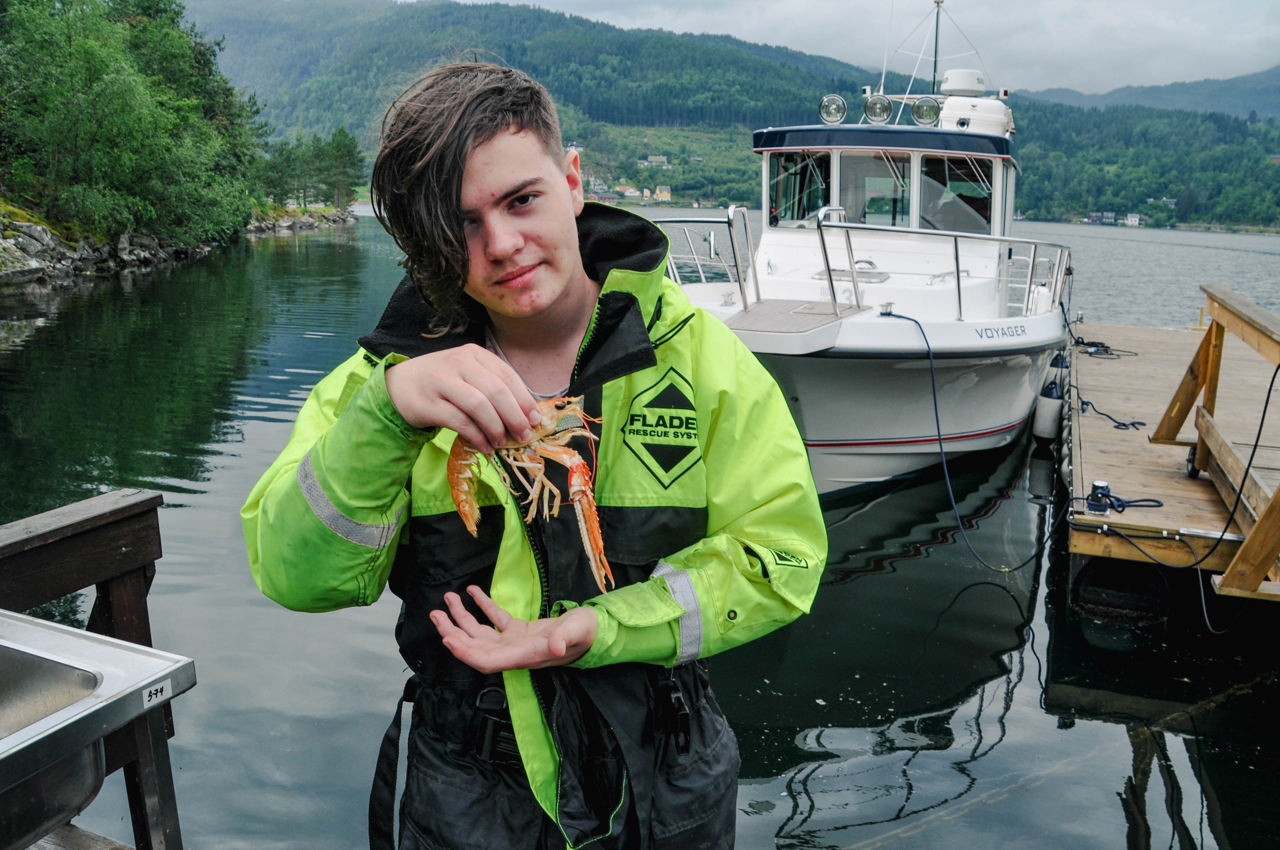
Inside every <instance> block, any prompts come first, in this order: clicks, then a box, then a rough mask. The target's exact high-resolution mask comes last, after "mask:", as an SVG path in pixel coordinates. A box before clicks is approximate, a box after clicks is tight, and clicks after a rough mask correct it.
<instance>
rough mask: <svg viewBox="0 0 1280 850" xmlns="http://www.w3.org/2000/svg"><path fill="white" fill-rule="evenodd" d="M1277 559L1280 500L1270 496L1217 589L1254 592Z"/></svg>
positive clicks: (1278, 553)
mask: <svg viewBox="0 0 1280 850" xmlns="http://www.w3.org/2000/svg"><path fill="white" fill-rule="evenodd" d="M1277 557H1280V498H1277V497H1274V496H1273V497H1272V499H1271V503H1270V504H1269V505H1267V508H1266V510H1264V511H1263V512H1262V514H1261V515H1260V516H1259V517H1258V524H1257V525H1256V526H1254V529H1253V531H1252V532H1250V534H1249V536H1248V537H1246V538H1245V541H1244V543H1242V544H1241V545H1240V549H1239V551H1237V552H1236V556H1235V558H1233V559H1232V561H1231V565H1230V566H1229V567H1227V571H1226V572H1225V573H1224V574H1223V576H1222V583H1221V584H1220V585H1219V589H1221V590H1223V591H1226V590H1233V591H1236V590H1247V591H1250V592H1253V591H1256V590H1257V589H1258V588H1259V587H1260V586H1261V584H1262V580H1263V579H1264V578H1266V576H1267V572H1268V571H1269V570H1270V569H1271V568H1272V567H1273V566H1274V565H1275V562H1276V558H1277Z"/></svg>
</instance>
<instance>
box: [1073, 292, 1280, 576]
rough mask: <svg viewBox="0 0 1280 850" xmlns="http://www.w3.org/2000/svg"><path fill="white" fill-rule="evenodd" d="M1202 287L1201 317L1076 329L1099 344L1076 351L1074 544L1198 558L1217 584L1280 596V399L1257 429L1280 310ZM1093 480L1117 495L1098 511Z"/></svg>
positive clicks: (1278, 337) (1139, 555) (1095, 550)
mask: <svg viewBox="0 0 1280 850" xmlns="http://www.w3.org/2000/svg"><path fill="white" fill-rule="evenodd" d="M1205 292H1206V295H1207V296H1208V310H1207V313H1208V316H1207V318H1209V319H1210V321H1209V324H1208V325H1207V326H1206V327H1204V328H1189V329H1185V330H1166V329H1160V328H1146V327H1123V326H1118V325H1101V324H1082V325H1078V326H1076V328H1075V334H1076V336H1077V338H1078V339H1082V340H1085V341H1086V343H1096V344H1093V345H1090V344H1085V345H1077V346H1076V347H1075V351H1074V352H1073V357H1072V392H1071V396H1070V399H1069V401H1070V454H1069V457H1068V459H1067V461H1066V462H1067V464H1068V469H1067V472H1068V476H1069V479H1070V484H1069V486H1070V490H1071V496H1072V500H1073V501H1072V510H1073V514H1072V516H1071V518H1070V523H1069V525H1070V532H1069V549H1070V551H1071V552H1072V553H1073V554H1078V555H1084V556H1096V557H1106V558H1115V559H1120V560H1129V561H1140V562H1156V563H1163V564H1167V565H1172V566H1179V567H1185V566H1188V565H1191V564H1195V565H1196V566H1198V567H1200V568H1201V569H1207V570H1212V571H1214V572H1216V573H1223V574H1224V575H1223V576H1219V577H1216V578H1215V586H1216V587H1217V589H1218V591H1219V592H1220V593H1229V594H1232V595H1239V596H1255V597H1260V598H1268V599H1273V600H1280V583H1278V582H1277V579H1278V578H1280V574H1278V573H1277V569H1276V556H1277V552H1278V551H1280V501H1278V500H1275V499H1274V495H1275V493H1276V490H1277V484H1280V405H1276V406H1275V408H1276V409H1272V410H1269V411H1268V413H1269V415H1268V416H1267V417H1266V422H1265V426H1264V428H1263V430H1262V433H1261V438H1260V439H1259V436H1258V435H1259V432H1258V427H1259V422H1260V421H1261V419H1262V414H1263V406H1264V404H1265V403H1266V399H1267V390H1268V386H1269V384H1270V382H1271V378H1272V374H1273V372H1274V369H1275V365H1276V364H1277V363H1280V317H1276V316H1275V315H1274V314H1271V313H1269V312H1268V311H1266V310H1263V309H1262V308H1260V307H1258V306H1257V305H1256V304H1253V303H1252V302H1250V301H1248V300H1247V299H1243V298H1240V297H1239V296H1235V295H1234V294H1233V293H1231V292H1230V291H1228V290H1224V289H1221V288H1218V287H1205ZM1091 348H1092V349H1093V350H1092V351H1090V349H1091ZM1138 423H1141V424H1138ZM1124 426H1128V427H1124ZM1255 441H1257V442H1258V448H1257V451H1256V454H1255V456H1254V458H1253V462H1252V465H1251V467H1250V468H1249V481H1248V484H1247V485H1246V487H1245V492H1244V496H1243V498H1241V499H1240V500H1239V501H1240V505H1239V507H1238V508H1237V510H1236V513H1235V515H1234V517H1233V518H1232V519H1231V521H1230V522H1228V517H1229V515H1230V510H1231V507H1232V504H1233V503H1235V502H1236V501H1237V497H1236V491H1237V488H1238V486H1239V483H1240V481H1241V478H1242V473H1243V472H1244V470H1245V466H1246V464H1248V460H1249V457H1250V454H1251V453H1252V452H1253V449H1254V444H1255ZM1193 474H1194V476H1195V477H1192V475H1193ZM1094 482H1105V483H1106V486H1107V488H1108V489H1109V496H1110V498H1109V499H1105V498H1104V499H1101V500H1099V499H1095V500H1094V505H1093V507H1094V510H1090V507H1089V504H1088V502H1087V501H1086V499H1087V498H1088V497H1089V496H1090V494H1091V492H1092V491H1093V490H1094V487H1095V484H1094ZM1149 500H1156V501H1158V502H1159V503H1160V504H1159V505H1158V506H1149V505H1151V503H1150V501H1149ZM1100 503H1101V506H1102V507H1103V508H1104V510H1097V508H1098V507H1099V505H1100ZM1130 503H1132V504H1130ZM1246 541H1248V542H1247V543H1246Z"/></svg>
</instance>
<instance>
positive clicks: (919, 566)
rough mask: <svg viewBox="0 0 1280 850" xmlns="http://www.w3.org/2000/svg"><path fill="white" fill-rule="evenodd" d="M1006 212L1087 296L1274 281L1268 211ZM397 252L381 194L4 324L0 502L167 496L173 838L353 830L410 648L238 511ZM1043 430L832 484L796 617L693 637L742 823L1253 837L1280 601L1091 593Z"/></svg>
mask: <svg viewBox="0 0 1280 850" xmlns="http://www.w3.org/2000/svg"><path fill="white" fill-rule="evenodd" d="M1017 235H1021V236H1032V237H1035V238H1042V239H1046V240H1049V241H1054V242H1062V243H1066V244H1070V245H1072V246H1073V248H1074V249H1075V255H1074V263H1075V267H1076V270H1077V274H1076V282H1077V290H1076V299H1075V302H1074V305H1073V306H1074V308H1075V309H1079V310H1083V311H1084V312H1085V313H1086V316H1087V317H1088V318H1089V319H1090V320H1093V321H1116V322H1127V323H1142V324H1155V325H1162V326H1167V327H1180V326H1184V325H1187V324H1194V323H1195V321H1196V314H1197V310H1198V307H1199V306H1200V304H1202V303H1203V296H1202V294H1201V293H1200V292H1199V289H1198V286H1199V284H1200V283H1202V282H1213V283H1222V284H1224V285H1228V286H1231V287H1232V288H1235V289H1237V290H1238V291H1240V292H1242V293H1243V294H1246V295H1249V296H1250V297H1253V298H1255V299H1256V300H1259V301H1260V302H1261V303H1263V304H1264V306H1268V307H1270V308H1272V309H1275V307H1276V304H1275V298H1276V296H1275V294H1274V292H1275V290H1276V287H1275V286H1274V276H1272V277H1271V278H1270V279H1268V277H1267V272H1266V270H1267V268H1268V267H1274V265H1275V257H1276V254H1277V253H1280V238H1278V237H1274V236H1236V235H1230V234H1184V233H1172V232H1168V231H1144V230H1137V229H1135V230H1125V229H1122V228H1099V227H1085V226H1064V225H1038V224H1027V223H1023V224H1020V225H1019V231H1018V234H1017ZM397 258H398V257H397V254H396V252H395V250H394V246H393V245H392V244H391V242H390V240H389V239H387V238H386V237H385V236H384V235H383V234H382V232H381V230H380V229H379V228H378V227H377V225H376V223H375V222H373V221H372V220H371V219H365V220H362V221H361V222H359V223H358V224H357V225H354V226H351V227H345V228H338V229H335V230H332V231H323V232H318V233H315V234H309V235H299V236H288V237H272V238H267V239H263V240H260V241H257V242H253V243H246V244H243V245H240V246H236V247H234V248H232V249H229V250H227V251H225V252H222V253H220V254H219V255H216V256H214V257H211V258H209V259H207V260H204V261H201V262H199V263H196V264H194V265H192V266H190V267H186V268H182V269H178V270H174V271H171V272H164V273H157V274H154V275H151V276H147V277H144V276H137V277H134V278H131V279H128V280H125V281H122V282H116V283H109V282H104V283H98V284H95V285H92V286H82V287H80V288H79V289H77V290H76V291H74V293H72V294H71V295H70V296H69V297H67V298H65V299H64V300H62V301H61V303H60V304H59V305H58V306H57V312H56V314H55V315H53V316H52V317H50V318H48V319H47V320H46V321H44V323H43V324H40V325H38V326H33V327H31V329H30V331H29V334H28V335H27V336H26V338H25V340H24V342H22V344H21V345H18V346H16V347H11V348H9V349H8V350H5V351H0V446H3V447H4V448H3V451H2V452H0V521H8V520H12V519H16V518H19V517H22V516H25V515H28V514H31V513H35V512H38V511H41V510H46V509H48V508H52V507H55V506H57V505H60V504H65V503H67V502H70V501H74V500H76V499H80V498H84V497H86V496H90V495H93V494H95V493H98V492H102V491H104V490H108V489H113V488H118V487H144V488H150V489H155V490H159V491H161V492H162V493H163V494H164V498H165V503H166V504H165V507H164V508H163V509H162V511H161V531H162V536H163V544H164V557H163V559H162V560H161V561H160V562H159V564H158V568H159V572H158V575H157V577H156V581H155V585H154V588H153V590H152V595H151V600H150V609H151V616H152V631H153V634H154V639H155V643H156V645H157V646H159V647H161V648H164V649H167V650H170V651H174V652H178V653H182V654H185V655H190V656H192V657H194V658H195V659H196V669H197V674H198V678H199V684H198V685H197V687H196V688H195V689H193V690H192V691H190V692H189V693H187V694H184V695H183V696H181V697H179V698H178V700H177V701H176V702H175V705H174V714H175V722H176V726H177V736H176V737H175V738H174V739H173V741H172V742H171V748H172V753H173V765H174V769H175V783H176V786H177V793H178V800H179V807H180V813H181V817H182V829H183V834H184V839H185V840H186V843H187V844H188V846H191V847H198V848H255V849H260V848H356V847H360V846H362V845H363V844H364V841H365V806H366V799H367V792H368V785H369V781H370V777H371V775H372V770H373V762H374V756H375V753H376V750H377V745H378V742H379V739H380V736H381V734H382V731H383V729H384V728H385V725H386V722H387V720H388V719H389V716H390V712H391V710H392V708H393V707H394V705H395V701H396V698H397V696H398V694H399V690H400V687H401V685H402V683H403V679H404V676H405V675H406V671H405V670H404V667H403V664H402V663H401V662H400V660H399V657H398V655H397V654H396V652H395V648H394V641H393V638H392V633H391V629H392V626H393V623H394V620H395V617H396V613H397V605H396V602H395V600H394V598H392V597H391V596H390V594H388V595H387V596H386V597H385V598H384V599H383V600H381V601H380V602H378V603H377V604H376V605H373V606H371V607H369V608H366V609H360V610H348V611H341V612H336V613H332V614H323V615H314V614H297V613H292V612H289V611H286V610H284V609H282V608H279V607H278V606H276V605H275V604H274V603H271V602H270V601H268V600H266V599H265V598H263V597H262V596H261V595H260V594H259V593H258V591H257V589H256V588H255V587H254V585H253V582H252V580H251V579H250V577H249V573H248V569H247V567H246V566H245V555H244V546H243V542H242V540H241V536H240V528H239V522H238V517H237V514H236V512H237V509H238V508H239V506H240V504H241V502H242V501H243V499H244V497H245V495H246V494H247V492H248V490H249V488H250V487H251V486H252V485H253V482H254V481H255V480H256V478H257V477H258V475H259V474H261V472H262V471H263V470H264V469H265V468H266V466H267V465H268V464H269V463H270V461H271V460H272V458H273V457H274V455H275V454H276V453H277V452H278V451H279V450H280V448H281V447H282V446H283V445H284V443H285V442H286V440H287V439H288V434H289V430H290V426H291V422H292V419H293V417H294V416H295V415H296V412H297V410H298V407H299V406H300V405H301V403H302V400H303V399H304V398H305V396H306V393H307V391H308V389H309V388H310V386H311V385H312V384H314V382H315V381H316V380H317V379H318V378H319V377H320V376H321V375H323V374H324V373H325V372H327V371H328V370H329V369H330V368H332V367H333V366H335V365H336V364H337V363H338V362H340V361H341V360H342V359H344V358H345V357H346V356H347V355H348V354H349V353H350V352H351V351H352V350H353V345H354V340H355V338H356V337H357V336H358V335H359V334H360V333H362V332H364V331H366V330H367V329H369V328H370V327H371V326H372V325H373V323H374V322H375V321H376V320H377V317H378V315H379V314H380V313H381V310H382V307H383V304H384V302H385V300H386V298H387V296H388V295H389V294H390V292H391V290H392V289H393V288H394V286H395V284H396V282H397V280H398V279H399V276H400V270H399V268H398V267H397V265H396V261H397ZM1210 273H1212V277H1210ZM1033 449H1034V447H1033V446H1032V445H1030V444H1028V443H1025V442H1024V443H1020V444H1017V445H1015V446H1014V447H1012V448H1011V449H1010V450H1008V451H1002V452H997V453H994V454H988V455H982V456H976V457H971V458H968V459H965V460H963V461H961V462H958V463H955V464H953V465H952V470H951V472H952V474H951V481H950V485H951V486H950V491H949V489H948V485H947V482H946V481H945V480H944V479H942V478H941V477H939V476H938V475H937V474H936V473H935V474H933V475H930V476H925V477H923V478H920V479H917V480H914V481H911V482H909V483H907V484H903V485H899V486H897V487H896V488H893V489H891V490H889V491H887V492H883V493H880V494H878V495H876V496H875V497H874V498H868V499H865V500H863V501H860V502H859V503H856V504H847V505H832V506H830V507H829V509H828V511H827V523H828V527H829V530H830V534H831V551H830V564H829V566H828V568H827V572H826V574H825V577H824V582H823V586H822V590H821V591H820V593H819V596H818V599H817V601H816V603H815V606H814V611H813V613H812V614H811V615H809V616H808V617H805V618H802V619H801V620H800V621H798V622H797V623H796V624H794V625H793V626H791V627H789V628H787V629H785V630H783V631H781V632H778V633H776V634H775V635H772V636H770V637H768V638H766V639H764V640H762V641H759V642H757V643H755V644H753V645H751V646H750V647H748V648H745V649H742V650H738V651H735V652H730V653H727V654H725V655H724V656H721V657H719V658H717V659H715V660H714V663H713V667H714V669H715V674H714V675H715V681H716V688H717V691H718V693H719V695H720V699H721V702H722V703H723V704H724V706H725V708H726V710H727V711H728V713H729V715H730V719H731V720H732V721H733V723H734V726H735V728H736V729H737V731H738V734H739V737H740V739H741V743H742V750H743V768H742V774H741V780H742V784H741V793H740V806H739V810H740V815H739V842H738V844H739V846H740V847H742V848H765V847H787V848H801V847H803V848H834V847H930V848H932V847H974V846H980V847H983V848H998V847H1028V846H1035V847H1046V848H1079V847H1117V848H1119V847H1130V846H1161V847H1165V846H1179V847H1188V846H1199V847H1227V846H1236V847H1241V846H1249V847H1260V846H1268V845H1269V843H1270V842H1272V841H1273V839H1272V836H1273V835H1275V834H1276V833H1277V827H1280V823H1278V821H1280V818H1277V817H1276V816H1275V815H1273V814H1271V807H1270V806H1269V805H1268V803H1269V802H1270V800H1271V799H1274V795H1275V792H1276V790H1277V789H1276V788H1275V780H1274V779H1272V778H1271V777H1272V775H1273V773H1274V771H1273V769H1272V766H1273V765H1274V763H1275V758H1276V756H1277V754H1280V749H1278V748H1277V741H1276V733H1275V732H1274V731H1272V729H1273V727H1274V724H1273V723H1272V722H1271V718H1272V717H1273V716H1274V715H1273V710H1274V708H1275V707H1276V705H1277V699H1276V696H1277V688H1276V684H1275V673H1274V665H1273V664H1271V663H1270V662H1269V661H1267V660H1266V652H1265V651H1264V650H1265V649H1266V647H1267V644H1268V642H1267V640H1266V638H1268V637H1270V634H1269V633H1268V632H1267V631H1265V628H1266V626H1265V621H1266V620H1267V619H1268V618H1270V619H1272V620H1274V617H1275V611H1276V610H1277V609H1275V608H1272V607H1268V606H1267V604H1265V603H1238V602H1236V601H1234V600H1222V599H1217V598H1214V597H1212V596H1211V595H1209V596H1207V597H1205V598H1204V599H1203V601H1202V598H1201V594H1200V590H1201V588H1200V586H1199V585H1198V584H1197V582H1196V578H1197V577H1196V576H1194V575H1192V574H1189V573H1185V572H1184V573H1177V572H1156V571H1154V570H1152V571H1147V569H1146V568H1140V567H1136V566H1135V567H1134V571H1135V572H1134V574H1133V575H1134V578H1133V581H1132V582H1131V585H1132V586H1130V587H1127V588H1124V589H1125V590H1133V588H1134V587H1137V588H1139V589H1145V590H1146V591H1149V593H1148V594H1147V595H1148V596H1149V597H1150V598H1153V599H1156V600H1157V601H1158V602H1159V604H1160V606H1162V607H1161V608H1160V610H1159V611H1157V612H1156V614H1155V615H1153V616H1152V617H1150V618H1149V621H1148V622H1144V623H1140V624H1137V625H1131V626H1130V627H1123V626H1116V625H1115V624H1108V623H1099V622H1095V621H1091V620H1089V619H1088V618H1084V617H1082V616H1080V614H1079V612H1078V610H1077V609H1076V607H1075V606H1073V604H1072V600H1071V598H1070V596H1069V594H1068V592H1067V579H1068V578H1069V576H1070V573H1071V567H1070V564H1069V562H1068V560H1067V559H1066V558H1065V557H1063V556H1062V555H1061V554H1060V553H1058V552H1057V551H1056V550H1055V549H1054V548H1053V547H1052V546H1042V545H1041V544H1042V542H1043V541H1044V539H1045V537H1046V534H1047V532H1049V531H1051V530H1053V529H1055V528H1059V529H1060V526H1055V525H1054V523H1055V517H1056V516H1057V515H1056V514H1055V513H1054V511H1053V507H1052V500H1051V498H1050V496H1051V494H1052V490H1053V482H1054V467H1055V462H1054V461H1053V460H1052V459H1051V458H1050V457H1047V456H1045V455H1042V454H1039V453H1037V452H1035V451H1033ZM953 499H954V502H955V508H954V509H953V507H952V501H953ZM957 514H958V516H959V518H960V522H959V523H957V522H956V518H955V517H956V515H957ZM962 532H963V533H962ZM1202 606H1203V607H1202ZM1222 630H1225V633H1224V634H1221V635H1219V634H1215V631H1222ZM123 796H124V795H123V791H122V787H121V785H120V783H119V779H118V777H113V778H111V779H110V780H109V781H108V785H107V787H106V788H105V789H104V791H103V793H102V794H101V795H100V797H99V799H98V800H97V801H96V802H95V803H94V804H93V806H92V807H91V808H90V809H89V811H88V812H86V813H85V815H84V816H82V817H81V818H80V820H79V823H80V824H81V825H82V826H84V827H85V828H87V829H90V830H92V831H95V832H99V833H102V834H105V835H108V836H110V837H113V838H116V839H119V840H124V841H129V840H130V839H131V836H130V829H129V824H128V821H127V809H126V807H125V804H124V799H123Z"/></svg>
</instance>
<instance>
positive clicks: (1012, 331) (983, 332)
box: [973, 325, 1027, 339]
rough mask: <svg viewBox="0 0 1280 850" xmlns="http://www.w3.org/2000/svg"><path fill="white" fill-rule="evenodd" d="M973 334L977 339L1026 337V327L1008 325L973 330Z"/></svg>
mask: <svg viewBox="0 0 1280 850" xmlns="http://www.w3.org/2000/svg"><path fill="white" fill-rule="evenodd" d="M973 332H974V333H976V334H977V335H978V339H1004V338H1006V337H1013V336H1026V335H1027V326H1026V325H1009V326H1007V327H1005V326H1001V327H998V328H974V329H973Z"/></svg>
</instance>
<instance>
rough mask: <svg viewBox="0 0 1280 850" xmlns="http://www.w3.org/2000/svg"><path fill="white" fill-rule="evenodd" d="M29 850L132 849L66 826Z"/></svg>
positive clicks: (68, 825) (56, 830)
mask: <svg viewBox="0 0 1280 850" xmlns="http://www.w3.org/2000/svg"><path fill="white" fill-rule="evenodd" d="M29 850H133V848H132V847H130V846H129V845H127V844H121V843H120V842H118V841H112V840H111V839H110V838H104V837H103V836H101V835H95V834H94V833H92V832H87V831H85V830H83V829H80V828H79V827H78V826H72V825H71V824H66V825H64V826H60V827H58V828H57V829H55V830H54V831H53V832H51V833H49V834H48V835H46V836H45V837H44V838H42V839H40V840H39V841H37V842H36V843H35V844H32V845H31V847H30V848H29Z"/></svg>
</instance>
